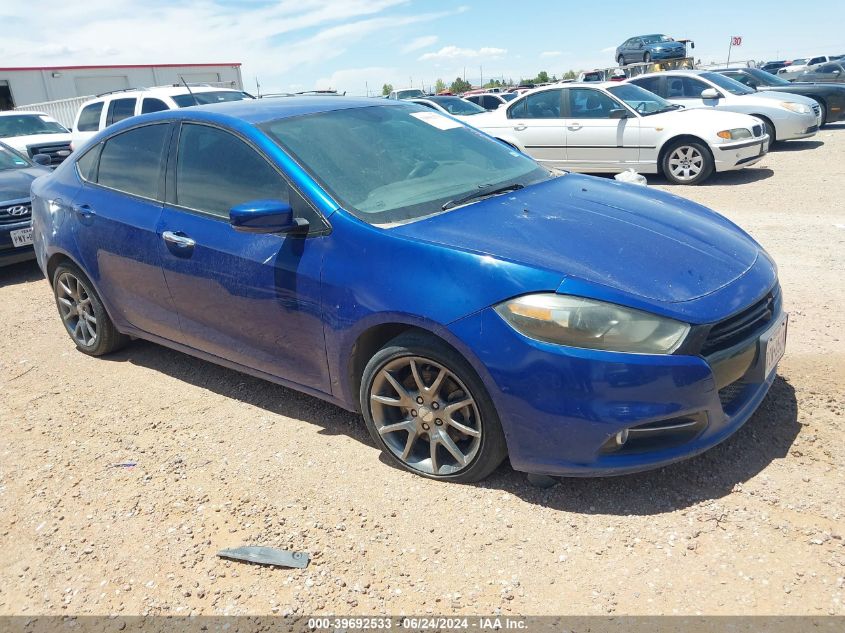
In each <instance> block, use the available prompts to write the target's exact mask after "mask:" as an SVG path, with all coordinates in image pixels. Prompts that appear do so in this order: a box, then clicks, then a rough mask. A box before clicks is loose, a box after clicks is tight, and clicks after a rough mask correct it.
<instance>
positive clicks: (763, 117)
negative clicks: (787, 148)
mask: <svg viewBox="0 0 845 633" xmlns="http://www.w3.org/2000/svg"><path fill="white" fill-rule="evenodd" d="M751 116H756V117H757V118H758V119H760V120H761V121H763V122H764V123H765V124H766V125H768V126H769V128H770V129H771V130H772V133H773V134H774V135H775V138H770V139H769V147H771V146H772V144H773V143H774V142H775V141H777V132H778V130H777V128H776V127H775V124H774V121H772V120H771V119H770V118H769V117H767V116H766V115H765V114H752V115H751Z"/></svg>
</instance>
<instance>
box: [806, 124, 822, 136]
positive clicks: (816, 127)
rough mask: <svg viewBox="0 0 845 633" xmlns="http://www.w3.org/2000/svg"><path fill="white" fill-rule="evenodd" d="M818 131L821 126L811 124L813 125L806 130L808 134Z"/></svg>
mask: <svg viewBox="0 0 845 633" xmlns="http://www.w3.org/2000/svg"><path fill="white" fill-rule="evenodd" d="M818 131H819V126H818V125H811V126H810V127H808V128H807V129H806V130H804V132H805V133H806V134H812V133H813V132H818Z"/></svg>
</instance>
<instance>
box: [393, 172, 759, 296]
mask: <svg viewBox="0 0 845 633" xmlns="http://www.w3.org/2000/svg"><path fill="white" fill-rule="evenodd" d="M391 231H395V232H396V233H398V234H399V235H402V236H404V237H407V238H410V239H414V240H420V241H426V242H429V243H435V244H440V245H444V246H448V247H451V248H455V249H461V250H465V251H471V252H475V253H479V254H483V255H487V256H491V257H494V258H497V259H501V260H508V261H512V262H516V263H519V264H522V265H525V266H530V267H534V268H537V269H542V270H545V271H552V272H556V273H559V274H560V275H561V276H562V279H566V278H576V279H581V280H585V281H587V282H590V283H594V284H600V285H603V286H606V287H610V288H613V289H615V290H617V291H620V292H623V293H628V294H631V295H635V296H639V297H642V298H647V299H651V300H655V301H659V302H664V303H674V302H682V301H690V300H693V299H697V298H699V297H702V296H705V295H707V294H710V293H712V292H715V291H716V290H718V289H719V288H722V287H724V286H726V285H727V284H730V283H731V282H732V281H734V280H736V279H737V278H738V277H740V276H742V275H743V274H744V273H745V272H746V271H748V269H749V268H750V267H751V266H752V265H753V264H754V262H755V261H756V259H757V257H758V255H759V252H760V247H759V246H758V245H757V244H756V243H755V242H754V241H753V240H752V239H751V238H750V237H749V236H748V235H747V234H745V233H744V232H743V231H741V230H740V229H739V228H737V227H736V226H734V225H733V224H731V223H730V222H729V221H728V220H726V219H725V218H723V217H722V216H720V215H718V214H716V213H714V212H712V211H710V210H708V209H706V208H705V207H702V206H700V205H698V204H695V203H693V202H690V201H687V200H684V199H682V198H678V197H676V196H673V195H671V194H667V193H663V192H660V191H656V190H653V189H649V188H645V187H640V186H636V185H623V184H620V183H617V182H615V181H612V180H606V179H602V178H595V177H591V176H581V175H575V174H567V175H565V176H561V177H559V178H554V179H552V180H549V181H546V182H543V183H540V184H537V185H533V186H530V187H526V188H525V189H522V190H520V191H516V192H514V193H511V194H505V195H501V196H496V197H493V198H488V199H486V200H482V201H480V202H477V203H474V204H470V205H467V206H465V207H461V208H458V209H454V210H452V211H450V212H448V213H443V214H439V215H436V216H432V217H430V218H427V219H424V220H420V221H418V222H413V223H410V224H405V225H400V226H396V227H394V228H392V229H391Z"/></svg>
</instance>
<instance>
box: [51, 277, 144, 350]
mask: <svg viewBox="0 0 845 633" xmlns="http://www.w3.org/2000/svg"><path fill="white" fill-rule="evenodd" d="M53 295H54V296H55V298H56V307H57V308H58V310H59V316H60V317H61V318H62V323H63V324H64V326H65V330H67V333H68V335H69V336H70V338H71V340H72V341H73V342H74V344H75V345H76V349H78V350H79V351H80V352H82V353H83V354H88V355H89V356H103V355H104V354H109V353H111V352H114V351H116V350H118V349H120V348H121V347H124V346H125V345H126V344H127V343H128V342H129V337H128V336H126V335H125V334H121V333H120V332H118V331H117V328H116V327H115V326H114V323H112V320H111V318H110V317H109V315H108V313H107V312H106V309H105V307H103V302H102V301H101V300H100V297H99V296H98V295H97V292H96V291H95V290H94V285H93V284H92V283H91V280H90V279H88V277H87V276H86V275H85V273H83V272H82V271H81V270H80V269H79V267H78V266H76V265H74V264H72V263H70V262H65V263H62V264H59V265H58V266H57V267H56V270H55V272H54V273H53Z"/></svg>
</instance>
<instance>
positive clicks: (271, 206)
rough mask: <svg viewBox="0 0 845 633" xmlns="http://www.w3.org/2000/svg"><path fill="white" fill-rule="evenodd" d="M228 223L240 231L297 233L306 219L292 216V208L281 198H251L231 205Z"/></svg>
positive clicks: (304, 228) (301, 230)
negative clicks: (248, 200)
mask: <svg viewBox="0 0 845 633" xmlns="http://www.w3.org/2000/svg"><path fill="white" fill-rule="evenodd" d="M229 223H230V224H231V225H232V228H234V229H235V230H236V231H240V232H241V233H297V232H303V231H304V230H307V229H308V220H305V219H303V218H295V217H293V208H291V206H290V204H288V203H287V202H282V201H281V200H252V201H250V202H245V203H244V204H239V205H238V206H236V207H232V209H231V210H230V211H229Z"/></svg>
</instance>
